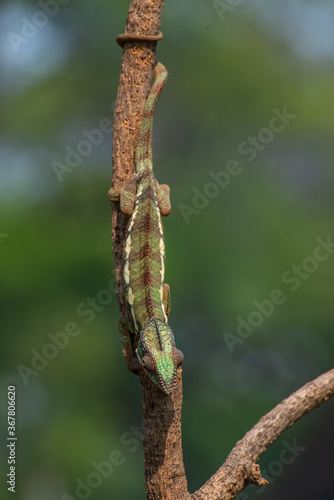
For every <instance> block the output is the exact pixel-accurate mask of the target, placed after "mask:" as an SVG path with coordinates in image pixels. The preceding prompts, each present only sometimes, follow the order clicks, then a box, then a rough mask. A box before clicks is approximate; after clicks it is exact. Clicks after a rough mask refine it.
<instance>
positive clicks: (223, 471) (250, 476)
mask: <svg viewBox="0 0 334 500" xmlns="http://www.w3.org/2000/svg"><path fill="white" fill-rule="evenodd" d="M332 396H334V369H333V370H330V371H329V372H327V373H324V374H323V375H320V377H318V378H316V379H315V380H313V381H312V382H308V383H307V384H305V385H303V387H301V388H300V389H298V391H296V392H294V393H293V394H291V396H289V397H288V398H287V399H284V400H283V401H282V402H281V403H279V404H278V405H277V406H275V408H274V409H273V410H271V411H270V412H269V413H267V414H266V415H265V416H264V417H262V418H261V419H260V420H259V421H258V423H257V424H256V425H255V426H254V427H253V428H252V429H251V430H250V431H249V432H247V434H246V435H245V436H244V437H243V438H242V439H241V440H240V441H238V443H237V444H236V445H235V447H234V448H233V450H232V451H231V453H230V454H229V456H228V457H227V459H226V461H225V463H224V464H223V465H222V466H221V467H220V469H218V471H217V472H216V473H215V474H214V475H213V476H212V477H211V478H210V479H209V480H208V481H207V482H206V483H205V484H204V486H202V487H201V488H200V489H199V490H197V491H196V492H195V493H194V494H193V495H192V498H193V500H200V499H203V500H222V499H223V500H230V499H233V498H235V497H236V496H237V495H238V494H239V493H240V491H242V490H243V489H244V488H245V486H247V484H249V483H253V484H257V485H258V486H260V485H263V484H266V481H265V480H264V479H263V478H262V477H261V474H260V468H259V466H258V465H257V463H256V462H257V461H258V459H259V458H260V456H261V455H262V453H263V452H264V451H265V450H266V449H267V448H268V446H270V445H271V444H272V443H273V442H274V441H276V439H277V438H278V437H279V436H280V435H281V434H282V433H283V432H284V431H285V430H286V429H288V428H289V427H291V426H292V425H293V424H294V423H295V422H296V421H297V420H299V419H300V418H301V417H302V416H303V415H305V414H306V413H309V412H310V411H311V410H313V409H314V408H317V407H318V406H320V405H321V404H322V403H324V402H325V401H327V400H328V399H329V398H331V397H332Z"/></svg>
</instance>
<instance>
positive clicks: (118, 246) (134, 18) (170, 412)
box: [112, 0, 334, 500]
mask: <svg viewBox="0 0 334 500" xmlns="http://www.w3.org/2000/svg"><path fill="white" fill-rule="evenodd" d="M162 9H163V0H132V1H131V4H130V8H129V12H128V17H127V23H126V28H125V33H129V34H137V35H158V33H159V28H160V19H161V12H162ZM156 45H157V42H156V41H148V40H133V41H130V40H128V41H125V43H124V46H123V58H122V66H121V75H120V81H119V87H118V94H117V101H116V106H115V114H114V137H113V177H112V183H113V186H114V187H120V188H121V187H123V186H124V184H125V182H126V181H127V179H128V178H129V177H130V176H131V175H133V173H134V146H135V139H136V135H137V131H138V127H139V123H140V119H141V116H142V111H143V108H144V103H145V100H146V97H147V95H148V92H149V88H150V82H151V78H152V67H153V63H154V58H155V51H156ZM119 50H120V49H119ZM162 62H163V61H162ZM127 225H128V218H127V217H126V216H125V215H123V214H122V213H121V211H120V208H119V204H118V203H113V213H112V239H113V255H114V265H115V273H116V282H117V296H118V302H119V308H120V312H121V315H122V316H125V317H130V316H129V310H128V307H127V304H126V301H125V299H124V293H123V292H124V291H123V288H122V280H121V272H122V266H123V260H122V249H123V244H124V240H125V234H126V228H127ZM185 362H186V361H185ZM139 380H140V386H141V392H142V399H143V422H144V443H143V446H144V466H145V484H146V492H147V498H148V500H153V499H154V500H180V499H181V500H191V499H193V500H202V499H203V500H204V499H205V500H229V499H233V498H235V497H236V496H237V495H238V494H239V493H240V492H241V491H242V489H243V488H245V487H246V486H247V485H248V484H251V483H253V484H257V485H262V484H266V481H265V479H263V478H262V477H261V474H260V468H259V466H258V465H257V463H256V462H257V460H258V459H259V457H260V455H261V454H262V453H263V452H264V451H265V450H266V448H267V447H268V446H270V444H271V443H273V442H274V441H275V440H276V439H277V438H278V437H279V436H280V435H281V434H282V432H283V431H284V430H285V429H287V428H288V427H290V426H291V425H293V423H294V422H296V421H297V420H298V419H299V418H301V417H302V416H303V415H305V414H306V413H308V412H309V411H311V410H312V409H313V408H316V407H317V406H319V405H320V404H321V403H323V402H325V401H326V400H327V399H329V398H330V397H332V396H333V395H334V370H331V371H329V372H327V373H325V374H323V375H321V376H320V377H318V378H317V379H315V380H314V381H312V382H309V383H308V384H306V385H304V386H303V387H302V388H301V389H299V390H298V391H296V392H295V393H294V394H292V395H291V396H290V397H288V398H287V399H285V400H284V401H282V402H281V403H280V404H279V405H277V406H276V407H275V408H274V409H273V410H272V411H271V412H269V413H268V414H267V415H265V416H264V417H262V418H261V419H260V420H259V422H258V423H257V424H256V425H255V426H254V427H253V429H252V430H250V431H249V432H248V433H247V434H246V435H245V436H244V437H243V438H242V439H241V440H240V441H239V442H238V443H237V444H236V446H235V447H234V448H233V450H232V451H231V453H230V454H229V456H228V457H227V459H226V461H225V463H224V464H223V465H222V466H221V467H220V469H219V470H218V471H217V472H216V473H215V474H214V475H213V476H212V477H211V478H210V479H209V480H208V481H207V482H206V483H205V484H204V485H203V486H202V487H201V488H200V489H199V490H198V491H196V492H195V493H193V494H190V493H189V492H188V488H187V479H186V475H185V470H184V464H183V452H182V441H181V408H182V369H181V368H179V370H178V383H177V387H176V390H175V391H174V393H173V394H172V395H171V396H168V395H166V394H164V393H162V391H160V389H159V388H158V387H156V386H155V385H154V384H153V383H152V382H151V381H150V380H149V378H148V377H146V376H145V374H144V373H142V372H141V373H139Z"/></svg>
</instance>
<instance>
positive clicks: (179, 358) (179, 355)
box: [163, 283, 184, 366]
mask: <svg viewBox="0 0 334 500" xmlns="http://www.w3.org/2000/svg"><path fill="white" fill-rule="evenodd" d="M163 303H164V308H165V313H166V316H167V318H168V317H169V314H170V310H171V307H172V303H171V300H170V286H169V285H167V283H164V286H163ZM176 353H177V366H180V365H181V364H182V362H183V360H184V355H183V352H182V351H180V349H176Z"/></svg>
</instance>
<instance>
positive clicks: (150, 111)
mask: <svg viewBox="0 0 334 500" xmlns="http://www.w3.org/2000/svg"><path fill="white" fill-rule="evenodd" d="M154 77H155V80H154V83H153V85H152V88H151V91H150V93H149V95H148V97H147V99H146V103H145V107H144V112H143V117H142V119H141V122H140V125H139V131H138V138H137V146H136V152H135V156H136V171H137V174H139V173H140V172H142V171H143V170H145V169H147V168H152V163H151V161H150V160H151V159H152V134H153V115H154V110H155V107H156V105H157V102H158V99H159V96H160V93H161V91H162V89H163V87H164V85H165V83H166V80H167V70H166V68H165V66H164V65H163V64H161V63H160V62H157V64H156V65H155V67H154Z"/></svg>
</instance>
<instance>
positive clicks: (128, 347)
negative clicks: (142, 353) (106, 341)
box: [118, 317, 142, 374]
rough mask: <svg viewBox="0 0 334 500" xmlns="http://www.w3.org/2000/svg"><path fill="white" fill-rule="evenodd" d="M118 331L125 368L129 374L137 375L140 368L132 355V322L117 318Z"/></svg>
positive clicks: (133, 332) (136, 359) (135, 357)
mask: <svg viewBox="0 0 334 500" xmlns="http://www.w3.org/2000/svg"><path fill="white" fill-rule="evenodd" d="M118 329H119V333H120V336H121V343H122V352H123V356H124V359H125V362H126V366H127V368H128V370H130V372H132V373H135V374H137V373H138V370H140V369H141V368H142V366H141V364H140V363H139V360H138V358H137V356H135V355H134V353H133V346H132V340H131V337H132V338H133V336H134V334H135V331H134V327H133V324H132V322H131V321H130V320H129V319H127V318H123V317H121V318H119V320H118Z"/></svg>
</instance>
